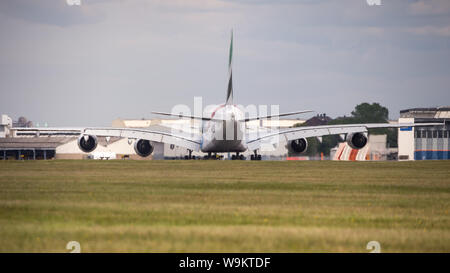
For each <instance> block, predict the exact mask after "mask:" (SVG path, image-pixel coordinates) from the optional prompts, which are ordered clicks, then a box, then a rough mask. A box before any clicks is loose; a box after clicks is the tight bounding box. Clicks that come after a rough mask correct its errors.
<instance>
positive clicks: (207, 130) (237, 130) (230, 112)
mask: <svg viewBox="0 0 450 273" xmlns="http://www.w3.org/2000/svg"><path fill="white" fill-rule="evenodd" d="M211 119H212V120H210V121H206V122H203V124H202V144H201V151H202V152H205V153H225V152H244V151H246V150H247V147H246V145H245V122H244V121H242V120H243V119H244V112H243V111H241V110H240V109H239V108H237V107H236V106H234V105H226V104H224V105H220V106H219V107H218V108H217V109H216V110H214V112H213V113H212V114H211Z"/></svg>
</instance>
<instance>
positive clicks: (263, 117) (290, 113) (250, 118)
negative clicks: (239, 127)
mask: <svg viewBox="0 0 450 273" xmlns="http://www.w3.org/2000/svg"><path fill="white" fill-rule="evenodd" d="M310 112H314V111H313V110H301V111H296V112H288V113H281V114H276V115H267V116H259V117H249V118H245V119H242V120H240V121H243V122H249V121H252V120H260V119H270V118H275V117H285V116H293V115H298V114H304V113H310Z"/></svg>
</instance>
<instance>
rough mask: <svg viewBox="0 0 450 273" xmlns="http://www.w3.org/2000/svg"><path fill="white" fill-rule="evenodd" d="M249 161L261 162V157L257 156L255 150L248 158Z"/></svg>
mask: <svg viewBox="0 0 450 273" xmlns="http://www.w3.org/2000/svg"><path fill="white" fill-rule="evenodd" d="M250 160H261V155H259V154H258V153H257V152H256V150H255V151H254V154H252V155H251V156H250Z"/></svg>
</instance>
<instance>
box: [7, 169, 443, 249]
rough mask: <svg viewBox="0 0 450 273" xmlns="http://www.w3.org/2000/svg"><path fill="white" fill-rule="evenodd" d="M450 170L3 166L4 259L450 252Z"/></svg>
mask: <svg viewBox="0 0 450 273" xmlns="http://www.w3.org/2000/svg"><path fill="white" fill-rule="evenodd" d="M449 210H450V161H424V162H330V161H323V162H320V161H316V162H264V161H262V162H250V161H246V162H240V161H2V162H0V251H1V252H68V250H66V248H65V247H66V244H67V242H69V241H78V242H80V244H81V251H82V252H241V251H244V252H368V250H366V244H367V243H368V242H369V241H372V240H375V241H378V242H380V244H381V251H382V252H436V251H438V252H450V215H449Z"/></svg>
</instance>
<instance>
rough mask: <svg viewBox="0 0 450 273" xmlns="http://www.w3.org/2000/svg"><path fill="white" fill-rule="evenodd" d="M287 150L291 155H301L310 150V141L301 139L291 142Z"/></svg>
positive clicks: (288, 143)
mask: <svg viewBox="0 0 450 273" xmlns="http://www.w3.org/2000/svg"><path fill="white" fill-rule="evenodd" d="M286 148H287V149H288V151H289V152H290V153H294V154H300V153H303V152H304V151H306V149H308V141H307V140H306V138H300V139H295V140H289V141H288V142H287V145H286Z"/></svg>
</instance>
